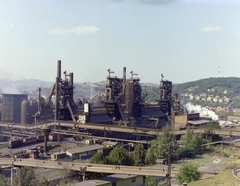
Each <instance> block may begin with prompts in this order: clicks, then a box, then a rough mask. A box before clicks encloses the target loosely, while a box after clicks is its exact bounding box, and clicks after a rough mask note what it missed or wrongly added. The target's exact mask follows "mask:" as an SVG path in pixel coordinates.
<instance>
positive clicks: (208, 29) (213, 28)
mask: <svg viewBox="0 0 240 186" xmlns="http://www.w3.org/2000/svg"><path fill="white" fill-rule="evenodd" d="M223 29H224V28H223V27H221V26H205V27H203V28H202V31H203V32H217V31H220V30H223Z"/></svg>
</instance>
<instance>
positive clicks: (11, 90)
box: [1, 83, 21, 94]
mask: <svg viewBox="0 0 240 186" xmlns="http://www.w3.org/2000/svg"><path fill="white" fill-rule="evenodd" d="M1 90H2V94H21V92H20V91H19V90H18V88H17V87H16V85H14V84H13V83H4V84H3V85H1Z"/></svg>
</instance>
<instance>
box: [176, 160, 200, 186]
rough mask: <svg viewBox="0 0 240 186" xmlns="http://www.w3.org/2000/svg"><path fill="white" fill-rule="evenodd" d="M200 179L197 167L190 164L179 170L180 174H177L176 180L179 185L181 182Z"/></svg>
mask: <svg viewBox="0 0 240 186" xmlns="http://www.w3.org/2000/svg"><path fill="white" fill-rule="evenodd" d="M200 177H201V174H200V172H198V167H197V166H196V165H194V164H192V163H186V164H184V165H183V166H182V167H181V168H180V172H179V173H178V174H177V178H176V179H177V180H178V182H179V184H182V183H183V182H187V183H189V182H193V181H196V180H199V179H200Z"/></svg>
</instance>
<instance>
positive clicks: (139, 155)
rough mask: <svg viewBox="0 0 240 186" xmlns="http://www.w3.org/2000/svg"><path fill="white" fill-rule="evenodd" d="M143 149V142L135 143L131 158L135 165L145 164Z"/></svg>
mask: <svg viewBox="0 0 240 186" xmlns="http://www.w3.org/2000/svg"><path fill="white" fill-rule="evenodd" d="M145 157H146V155H145V151H144V147H143V144H137V145H136V147H135V149H134V154H133V160H134V165H135V166H141V165H144V164H145Z"/></svg>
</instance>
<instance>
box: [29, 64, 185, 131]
mask: <svg viewBox="0 0 240 186" xmlns="http://www.w3.org/2000/svg"><path fill="white" fill-rule="evenodd" d="M113 73H114V72H113V71H111V69H108V76H107V83H106V86H105V90H104V93H103V94H102V95H103V96H102V103H103V105H104V106H103V107H96V108H91V104H89V103H87V104H86V103H84V107H82V106H81V107H79V105H77V104H76V103H77V102H74V100H73V94H74V81H73V73H69V74H68V73H67V72H66V71H64V72H63V74H64V77H63V78H62V76H61V61H60V60H58V61H57V76H56V81H55V83H54V85H53V86H52V88H51V91H50V94H49V96H48V98H46V100H45V101H44V102H43V101H42V100H41V89H39V101H38V102H39V103H41V104H39V105H38V112H37V113H36V114H35V121H36V122H35V123H36V124H37V123H39V121H40V119H41V118H43V116H44V114H45V113H44V112H45V111H46V109H47V108H49V107H51V108H52V115H53V116H54V120H55V122H56V121H58V120H64V121H73V122H75V123H77V122H80V123H82V124H84V123H85V122H96V123H101V122H104V121H103V120H104V117H105V116H107V117H108V118H109V119H110V121H111V123H113V124H117V125H124V126H128V125H141V126H144V125H146V123H151V125H150V126H154V127H158V125H159V123H160V122H164V123H166V121H167V120H169V116H171V117H172V118H173V116H172V115H174V116H175V115H179V114H181V107H180V99H179V98H178V96H177V95H173V94H172V82H171V81H168V80H163V75H162V79H161V81H160V86H159V90H158V98H157V100H156V103H155V104H148V103H146V102H145V100H144V95H143V93H142V87H141V84H140V79H139V78H138V77H137V75H138V74H136V73H134V72H133V71H131V72H130V74H131V76H130V78H128V79H127V78H126V67H124V68H123V77H121V78H119V77H116V76H113ZM54 97H55V103H54V104H52V105H50V103H51V99H52V98H54ZM25 106H26V104H25ZM86 108H88V109H87V111H86ZM104 112H105V113H104ZM104 115H105V116H104ZM100 119H102V120H100ZM106 119H107V118H106ZM106 122H108V123H109V120H108V121H106ZM152 123H153V124H154V125H152Z"/></svg>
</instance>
